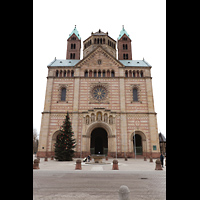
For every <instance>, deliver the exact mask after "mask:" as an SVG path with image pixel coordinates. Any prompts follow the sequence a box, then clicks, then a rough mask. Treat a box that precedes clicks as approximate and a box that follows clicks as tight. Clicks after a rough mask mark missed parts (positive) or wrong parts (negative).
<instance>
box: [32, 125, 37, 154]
mask: <svg viewBox="0 0 200 200" xmlns="http://www.w3.org/2000/svg"><path fill="white" fill-rule="evenodd" d="M37 136H38V134H37V129H36V128H33V153H37V150H38V138H37Z"/></svg>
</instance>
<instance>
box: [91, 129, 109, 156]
mask: <svg viewBox="0 0 200 200" xmlns="http://www.w3.org/2000/svg"><path fill="white" fill-rule="evenodd" d="M90 152H91V154H105V155H107V153H108V134H107V132H106V130H105V129H103V128H95V129H94V130H93V131H92V133H91V139H90Z"/></svg>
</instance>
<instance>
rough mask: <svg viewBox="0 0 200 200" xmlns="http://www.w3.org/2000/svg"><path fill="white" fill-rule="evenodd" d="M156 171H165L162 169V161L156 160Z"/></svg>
mask: <svg viewBox="0 0 200 200" xmlns="http://www.w3.org/2000/svg"><path fill="white" fill-rule="evenodd" d="M155 170H163V169H162V167H161V161H160V159H157V160H156V168H155Z"/></svg>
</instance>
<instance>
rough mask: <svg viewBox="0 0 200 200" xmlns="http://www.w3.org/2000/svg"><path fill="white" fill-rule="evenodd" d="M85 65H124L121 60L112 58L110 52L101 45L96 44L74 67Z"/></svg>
mask: <svg viewBox="0 0 200 200" xmlns="http://www.w3.org/2000/svg"><path fill="white" fill-rule="evenodd" d="M84 65H86V66H87V67H89V68H90V67H92V68H94V67H98V68H99V67H101V68H102V67H106V66H107V67H114V68H116V67H125V66H124V65H123V64H122V63H121V62H119V61H118V60H117V59H116V58H114V57H113V56H112V55H111V54H110V53H108V52H107V51H106V50H105V49H103V48H102V47H101V46H98V47H97V48H96V49H95V50H94V51H92V52H91V53H90V54H88V55H87V56H86V57H85V58H84V59H83V60H81V61H80V62H79V63H77V65H75V67H82V66H84Z"/></svg>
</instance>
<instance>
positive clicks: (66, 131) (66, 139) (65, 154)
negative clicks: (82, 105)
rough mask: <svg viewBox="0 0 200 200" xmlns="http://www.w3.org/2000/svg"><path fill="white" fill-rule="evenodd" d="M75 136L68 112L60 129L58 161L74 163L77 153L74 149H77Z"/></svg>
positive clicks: (56, 145)
mask: <svg viewBox="0 0 200 200" xmlns="http://www.w3.org/2000/svg"><path fill="white" fill-rule="evenodd" d="M73 134H74V132H73V131H72V127H71V122H70V121H69V113H68V112H67V115H66V118H65V121H63V125H62V126H61V127H60V133H59V134H58V136H57V140H56V143H55V158H56V159H57V160H58V161H72V157H73V156H74V152H75V151H74V148H75V147H76V141H75V139H73Z"/></svg>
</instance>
